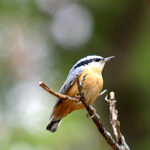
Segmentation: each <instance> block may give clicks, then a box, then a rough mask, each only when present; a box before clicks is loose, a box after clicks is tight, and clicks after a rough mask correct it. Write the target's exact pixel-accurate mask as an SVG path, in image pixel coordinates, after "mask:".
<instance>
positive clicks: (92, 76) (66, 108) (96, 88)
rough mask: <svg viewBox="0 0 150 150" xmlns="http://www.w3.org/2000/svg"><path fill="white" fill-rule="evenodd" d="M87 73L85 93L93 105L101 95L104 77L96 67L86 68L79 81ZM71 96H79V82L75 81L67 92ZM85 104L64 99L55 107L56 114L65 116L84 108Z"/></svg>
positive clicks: (84, 86)
mask: <svg viewBox="0 0 150 150" xmlns="http://www.w3.org/2000/svg"><path fill="white" fill-rule="evenodd" d="M86 73H87V76H86V78H85V82H84V85H83V90H84V93H85V95H84V96H85V99H86V101H87V102H88V103H89V105H91V104H92V103H93V102H94V101H95V100H96V98H97V96H98V95H99V93H100V92H101V90H102V87H103V78H102V75H101V73H100V72H99V71H98V70H96V69H95V68H90V69H86V70H84V71H83V73H82V74H81V76H80V78H79V81H81V80H82V77H83V76H84V75H85V74H86ZM66 94H67V95H70V96H77V94H78V89H77V83H76V82H75V83H74V84H73V85H72V87H71V88H70V89H69V91H68V92H67V93H66ZM83 108H84V106H83V104H82V103H81V104H79V103H77V102H73V101H70V100H64V101H63V100H62V101H61V103H60V104H59V105H58V106H56V108H55V115H56V116H58V117H61V118H62V117H65V116H66V115H67V114H68V113H70V112H72V111H74V110H78V109H83Z"/></svg>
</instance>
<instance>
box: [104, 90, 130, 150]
mask: <svg viewBox="0 0 150 150" xmlns="http://www.w3.org/2000/svg"><path fill="white" fill-rule="evenodd" d="M105 100H106V101H107V102H108V103H109V110H110V123H111V125H112V128H113V132H114V136H115V139H116V142H117V143H118V144H119V146H120V149H121V150H130V148H129V146H128V145H127V143H126V141H125V138H124V136H123V135H122V133H121V131H120V122H119V121H118V110H117V109H116V99H115V93H114V92H110V98H108V94H107V96H106V97H105Z"/></svg>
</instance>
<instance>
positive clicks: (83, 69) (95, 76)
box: [46, 55, 115, 132]
mask: <svg viewBox="0 0 150 150" xmlns="http://www.w3.org/2000/svg"><path fill="white" fill-rule="evenodd" d="M114 57H115V56H110V57H106V58H103V57H102V56H98V55H89V56H86V57H83V58H81V59H80V60H79V61H77V63H76V64H75V65H74V66H73V67H72V68H71V70H70V72H69V74H68V76H67V78H66V81H65V82H64V84H63V86H62V87H61V89H60V91H59V93H60V94H65V95H69V96H74V97H75V96H77V95H78V87H77V81H76V74H78V76H79V81H80V82H81V80H82V78H83V76H85V75H86V78H85V81H84V84H83V87H82V90H83V91H84V98H85V100H86V102H87V103H88V105H92V104H93V102H94V101H95V100H96V98H97V97H98V95H99V94H100V92H101V91H102V88H103V77H102V71H103V68H104V65H105V63H106V62H107V61H110V60H112V59H113V58H114ZM84 108H85V106H84V105H83V104H82V103H79V102H75V101H71V100H69V99H65V100H63V99H62V98H57V101H56V104H55V105H54V108H53V110H52V112H51V115H50V119H49V122H48V125H47V126H46V130H49V131H50V132H55V131H56V130H57V129H58V127H59V125H60V123H61V121H62V119H63V118H64V117H66V116H67V115H68V114H69V113H71V112H73V111H75V110H80V109H84Z"/></svg>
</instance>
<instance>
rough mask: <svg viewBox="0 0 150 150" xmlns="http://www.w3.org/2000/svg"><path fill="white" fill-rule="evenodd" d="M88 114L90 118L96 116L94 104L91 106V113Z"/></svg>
mask: <svg viewBox="0 0 150 150" xmlns="http://www.w3.org/2000/svg"><path fill="white" fill-rule="evenodd" d="M86 116H87V117H88V118H90V119H92V118H93V117H95V116H96V109H95V108H94V107H93V106H91V114H89V113H88V114H87V115H86Z"/></svg>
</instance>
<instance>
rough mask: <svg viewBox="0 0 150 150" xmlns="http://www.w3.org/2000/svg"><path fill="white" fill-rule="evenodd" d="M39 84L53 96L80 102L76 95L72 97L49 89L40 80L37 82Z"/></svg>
mask: <svg viewBox="0 0 150 150" xmlns="http://www.w3.org/2000/svg"><path fill="white" fill-rule="evenodd" d="M39 85H40V86H41V87H42V88H43V89H45V90H46V91H47V92H49V93H50V94H52V95H53V96H55V97H57V98H62V99H64V100H65V99H69V100H72V101H75V102H80V100H79V98H78V97H72V96H69V95H64V94H60V93H57V92H55V91H54V90H52V89H50V88H49V87H48V86H47V85H46V84H44V83H43V82H42V81H40V82H39Z"/></svg>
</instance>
